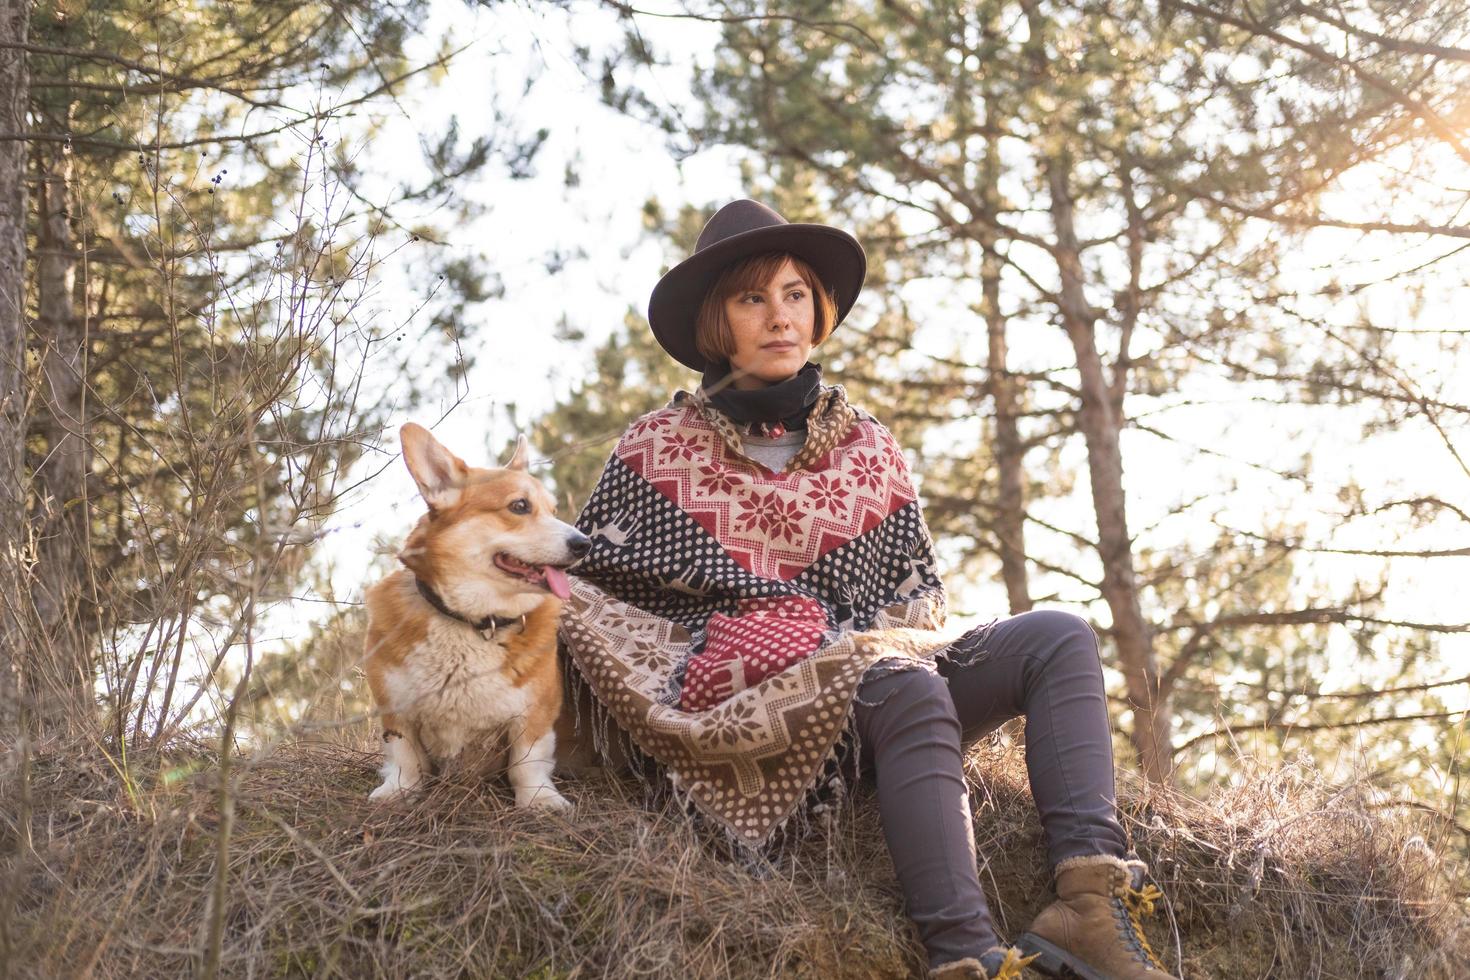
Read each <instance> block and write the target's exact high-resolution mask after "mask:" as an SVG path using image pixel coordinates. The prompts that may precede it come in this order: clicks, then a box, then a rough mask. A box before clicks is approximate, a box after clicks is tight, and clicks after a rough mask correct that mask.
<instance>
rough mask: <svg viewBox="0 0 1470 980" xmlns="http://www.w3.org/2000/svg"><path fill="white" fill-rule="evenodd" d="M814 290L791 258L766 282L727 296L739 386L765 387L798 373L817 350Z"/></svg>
mask: <svg viewBox="0 0 1470 980" xmlns="http://www.w3.org/2000/svg"><path fill="white" fill-rule="evenodd" d="M815 310H816V307H815V305H814V304H813V302H812V290H811V287H810V286H808V285H807V283H806V280H804V279H802V278H801V274H800V273H799V272H797V271H796V266H794V265H792V264H791V260H790V259H787V260H786V264H785V265H783V266H781V268H780V269H778V270H777V271H776V274H775V275H773V276H772V277H771V278H770V279H769V280H768V281H767V282H766V283H765V284H764V285H763V286H757V287H755V288H752V289H749V290H747V291H745V292H743V293H735V294H734V295H732V296H728V297H726V299H725V316H726V317H727V318H729V321H730V333H731V336H732V338H733V339H734V341H735V352H734V353H733V354H731V355H730V367H731V368H733V369H734V371H733V373H734V375H735V381H734V384H735V387H736V388H746V389H749V388H763V387H765V386H766V385H772V384H776V383H778V382H781V381H785V380H786V379H787V378H789V377H792V376H793V375H795V374H796V372H798V371H800V370H801V367H802V365H803V364H805V363H806V359H807V355H808V354H810V353H811V350H812V327H813V325H814V324H815V322H816V313H815Z"/></svg>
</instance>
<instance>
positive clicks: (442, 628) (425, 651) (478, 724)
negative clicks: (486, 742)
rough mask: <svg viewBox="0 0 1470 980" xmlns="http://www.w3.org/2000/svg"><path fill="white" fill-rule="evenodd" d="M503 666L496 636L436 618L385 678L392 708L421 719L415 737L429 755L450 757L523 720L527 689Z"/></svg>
mask: <svg viewBox="0 0 1470 980" xmlns="http://www.w3.org/2000/svg"><path fill="white" fill-rule="evenodd" d="M504 666H505V648H504V646H502V645H501V642H500V640H499V639H498V638H496V639H493V640H486V639H484V638H483V637H482V636H481V635H480V634H479V633H477V632H475V631H474V630H472V629H470V628H468V627H466V626H464V625H462V624H460V623H457V622H453V621H450V620H443V619H440V618H437V617H436V619H435V621H434V622H432V623H430V625H429V631H428V636H427V637H426V638H425V639H424V641H423V642H422V643H420V644H419V645H418V646H417V647H416V648H415V649H414V650H413V651H412V652H411V653H410V654H409V656H407V657H405V658H404V662H403V663H402V664H401V665H399V666H398V667H396V668H394V669H393V670H392V671H390V672H388V673H387V675H386V676H385V678H384V679H385V681H386V682H387V688H388V691H389V695H390V697H391V699H392V704H391V710H392V711H394V712H396V713H399V714H403V715H407V716H409V717H411V718H414V719H416V720H422V721H423V722H425V724H422V725H420V726H419V737H420V739H421V740H422V742H423V746H424V748H425V749H426V750H427V751H428V753H429V755H430V757H432V758H434V759H438V760H448V759H453V758H455V757H456V756H458V755H459V753H460V750H461V749H463V748H464V747H465V746H466V745H467V744H469V743H471V742H473V741H477V740H480V739H483V738H485V737H487V736H492V735H496V734H499V733H500V732H507V733H509V732H511V731H513V730H514V728H515V726H516V725H517V724H518V723H520V722H522V721H523V720H524V719H525V717H526V712H527V710H528V708H529V707H530V703H529V699H528V696H527V692H526V691H525V690H523V689H522V688H519V687H516V686H515V685H514V684H512V683H511V678H510V677H509V676H508V675H507V673H506V671H505V669H504Z"/></svg>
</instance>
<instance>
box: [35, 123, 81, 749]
mask: <svg viewBox="0 0 1470 980" xmlns="http://www.w3.org/2000/svg"><path fill="white" fill-rule="evenodd" d="M63 118H64V117H63ZM36 158H37V160H38V161H39V166H38V167H37V170H38V172H39V174H40V182H39V190H40V194H39V201H38V206H39V214H38V219H39V220H38V224H37V227H38V229H39V232H38V235H37V256H36V258H37V262H36V296H37V313H38V315H37V318H36V346H37V348H38V349H39V350H40V358H41V376H40V381H39V387H40V390H39V391H38V392H37V408H38V410H39V411H38V416H39V417H38V419H37V429H38V431H39V432H40V434H41V436H42V437H43V439H44V442H45V456H44V457H43V461H42V462H41V464H40V465H39V466H38V467H37V468H36V473H35V481H36V495H37V511H38V512H37V514H36V518H37V524H38V531H39V536H38V541H37V545H36V569H35V575H34V578H33V584H32V595H33V599H34V601H35V607H36V615H37V618H38V620H39V626H40V630H41V643H42V644H43V648H42V649H41V650H38V651H36V656H35V661H36V662H35V669H36V671H37V673H38V675H39V677H38V681H39V682H40V683H42V684H43V685H44V687H45V689H46V690H44V691H40V692H38V695H39V696H41V697H42V698H43V699H44V700H43V707H42V708H41V715H42V717H41V720H42V722H43V723H45V724H54V723H58V722H62V721H64V720H65V719H67V718H69V717H74V716H76V717H85V715H86V714H87V713H88V712H90V710H91V703H92V694H91V689H92V671H91V668H90V658H89V657H88V655H87V635H88V630H87V626H86V624H87V623H89V622H90V621H91V618H92V617H93V616H94V615H95V610H94V609H93V607H92V604H91V602H90V601H89V599H88V597H89V595H90V589H89V588H88V583H89V581H90V576H89V574H88V565H87V512H88V502H87V473H88V471H89V470H90V469H91V451H90V447H89V445H88V441H87V435H86V431H85V422H84V418H85V411H86V407H85V401H84V399H85V394H86V386H85V384H84V378H85V372H86V322H85V319H84V318H83V317H82V316H80V315H78V312H77V293H76V286H77V282H76V266H77V250H76V244H75V241H74V238H73V234H72V224H71V222H72V217H73V208H74V205H73V203H72V201H73V195H72V157H71V151H70V148H69V147H66V146H65V145H64V144H58V143H45V144H42V145H40V146H39V147H38V148H37V150H36ZM74 712H78V713H79V714H77V715H74V714H73V713H74Z"/></svg>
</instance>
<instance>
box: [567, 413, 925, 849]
mask: <svg viewBox="0 0 1470 980" xmlns="http://www.w3.org/2000/svg"><path fill="white" fill-rule="evenodd" d="M741 449H742V446H741V444H740V441H739V435H738V430H737V429H736V427H734V426H732V425H730V424H729V423H728V420H726V419H724V418H723V417H722V416H720V415H719V413H718V411H717V410H715V409H714V408H713V407H711V406H710V405H709V404H708V403H707V402H706V401H704V400H702V399H699V398H697V397H696V398H689V397H687V396H686V397H684V398H682V399H678V398H676V400H675V402H674V403H673V404H671V405H669V406H668V407H666V408H663V409H660V410H659V411H656V412H652V413H650V414H649V415H646V416H644V417H643V418H641V419H639V420H638V421H637V422H635V423H634V424H633V425H632V426H631V427H630V428H629V430H628V432H627V433H625V434H624V436H623V438H622V440H621V441H620V442H619V443H618V447H617V449H616V450H615V451H614V453H613V455H612V457H611V458H610V459H609V460H608V462H607V464H606V466H605V467H604V469H603V473H602V477H601V479H600V480H599V482H598V485H597V487H596V488H595V489H594V490H593V492H592V495H591V497H590V499H589V500H588V502H587V506H586V507H585V508H584V509H583V511H582V514H581V516H580V517H579V518H578V521H577V526H578V527H579V528H580V529H581V530H582V531H583V532H585V533H586V534H587V535H588V536H589V537H590V538H591V539H592V547H591V550H590V551H589V552H588V554H587V556H586V557H585V558H584V559H583V560H582V561H581V562H580V563H579V564H578V565H577V566H576V568H575V570H574V573H573V588H572V597H571V599H570V600H569V601H568V602H567V603H566V604H565V610H564V613H563V617H562V639H563V641H564V643H565V646H566V649H567V652H568V653H569V655H570V657H571V661H572V664H573V665H574V666H575V668H576V673H577V676H578V677H579V678H580V679H581V680H583V681H585V682H586V683H587V684H588V685H589V686H590V687H591V688H592V690H593V692H594V693H595V694H596V696H597V698H598V701H599V702H600V703H601V704H602V705H604V706H605V707H606V708H607V710H608V712H609V713H610V714H611V715H612V717H613V719H614V720H615V721H616V722H617V723H618V725H619V726H620V727H622V728H623V729H624V730H625V731H627V732H628V734H629V735H630V736H631V737H632V738H633V739H634V741H635V742H637V743H638V745H639V746H640V747H641V748H642V749H643V750H644V752H646V753H648V754H649V755H650V756H652V757H653V758H655V759H657V760H658V761H659V762H660V763H662V764H663V766H665V767H666V769H667V772H668V774H669V777H670V779H671V780H673V781H674V782H675V784H676V785H678V786H679V787H680V789H681V790H682V791H683V792H685V793H686V794H687V795H688V798H689V799H690V800H691V801H692V802H693V803H694V804H695V805H696V806H697V807H698V808H699V809H700V810H701V811H702V812H704V813H705V814H706V815H708V816H709V817H711V818H713V819H714V820H716V821H717V822H718V823H719V824H721V825H722V826H724V827H725V828H726V829H727V830H728V831H729V832H730V833H731V834H732V835H735V836H736V837H738V838H739V839H741V840H743V841H745V842H747V843H751V844H759V843H761V842H762V841H764V840H766V839H767V838H768V837H769V836H770V834H771V832H772V831H773V830H774V829H775V828H776V827H778V826H779V825H780V824H781V823H782V822H783V821H785V820H786V818H787V817H789V816H790V814H791V813H792V811H793V810H794V809H795V808H796V807H797V806H798V805H799V803H800V801H801V800H802V799H803V798H805V794H806V791H807V790H808V789H809V788H810V787H811V786H812V785H813V783H814V782H815V781H816V780H817V779H818V777H819V776H820V774H821V772H822V769H823V766H824V764H825V763H826V761H827V760H828V759H829V758H830V757H831V755H832V751H833V748H834V746H835V744H836V742H837V740H838V738H839V737H840V736H841V734H842V732H843V730H844V727H845V725H846V722H847V719H848V716H849V714H850V713H851V708H852V699H853V696H854V695H855V693H856V690H857V685H858V683H859V681H860V680H861V678H862V675H863V672H864V671H865V670H866V669H867V668H868V666H870V665H871V664H873V663H876V662H878V661H879V660H883V661H885V662H896V663H901V662H902V661H903V660H905V659H910V660H920V659H925V658H928V657H932V656H933V655H934V654H936V653H937V652H939V651H940V650H942V649H943V648H944V647H945V646H947V645H948V644H949V643H950V642H951V641H952V639H953V637H949V636H945V635H943V634H941V633H940V632H939V629H940V627H941V626H942V625H943V622H944V611H945V602H944V589H943V586H942V584H941V582H940V580H939V576H938V574H937V572H936V569H935V563H934V546H933V542H932V541H931V539H930V536H929V531H928V528H927V527H926V526H925V524H924V518H923V514H922V513H921V511H920V508H919V505H918V501H917V499H916V494H915V491H914V488H913V484H912V481H911V479H910V477H909V472H908V467H907V464H906V463H905V462H904V459H903V455H902V453H901V452H900V451H899V449H898V446H897V444H896V442H895V441H894V439H893V436H892V435H891V434H890V433H889V432H888V430H887V429H885V428H883V426H882V425H880V424H879V423H878V422H877V421H876V420H874V419H873V418H872V417H871V416H868V415H866V414H864V413H862V412H859V411H857V410H855V409H853V408H851V407H850V406H848V404H847V401H846V397H845V395H844V394H843V392H842V389H841V388H827V389H824V390H823V393H822V395H821V396H820V397H819V399H818V403H817V409H814V410H813V413H812V415H811V417H810V418H809V420H808V432H807V442H806V445H805V446H804V447H803V449H802V452H801V454H799V455H798V457H797V458H796V459H794V460H793V461H792V462H791V463H790V464H789V465H788V470H787V472H784V473H772V472H771V471H770V470H767V469H766V468H764V467H762V466H760V465H759V464H758V463H755V462H754V461H752V460H749V459H748V458H746V457H745V456H744V454H743V453H742V451H741Z"/></svg>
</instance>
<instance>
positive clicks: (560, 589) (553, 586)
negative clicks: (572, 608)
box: [546, 565, 572, 599]
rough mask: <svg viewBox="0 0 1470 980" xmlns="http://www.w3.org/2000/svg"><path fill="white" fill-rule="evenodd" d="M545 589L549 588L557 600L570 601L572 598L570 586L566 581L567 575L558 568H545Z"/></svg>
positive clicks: (548, 566)
mask: <svg viewBox="0 0 1470 980" xmlns="http://www.w3.org/2000/svg"><path fill="white" fill-rule="evenodd" d="M546 587H547V588H549V589H550V590H551V591H552V592H553V593H554V594H555V595H556V597H557V598H558V599H570V598H571V597H572V585H571V583H570V582H568V581H567V573H566V572H564V571H562V570H561V569H560V568H553V567H551V566H550V565H547V566H546Z"/></svg>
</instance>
